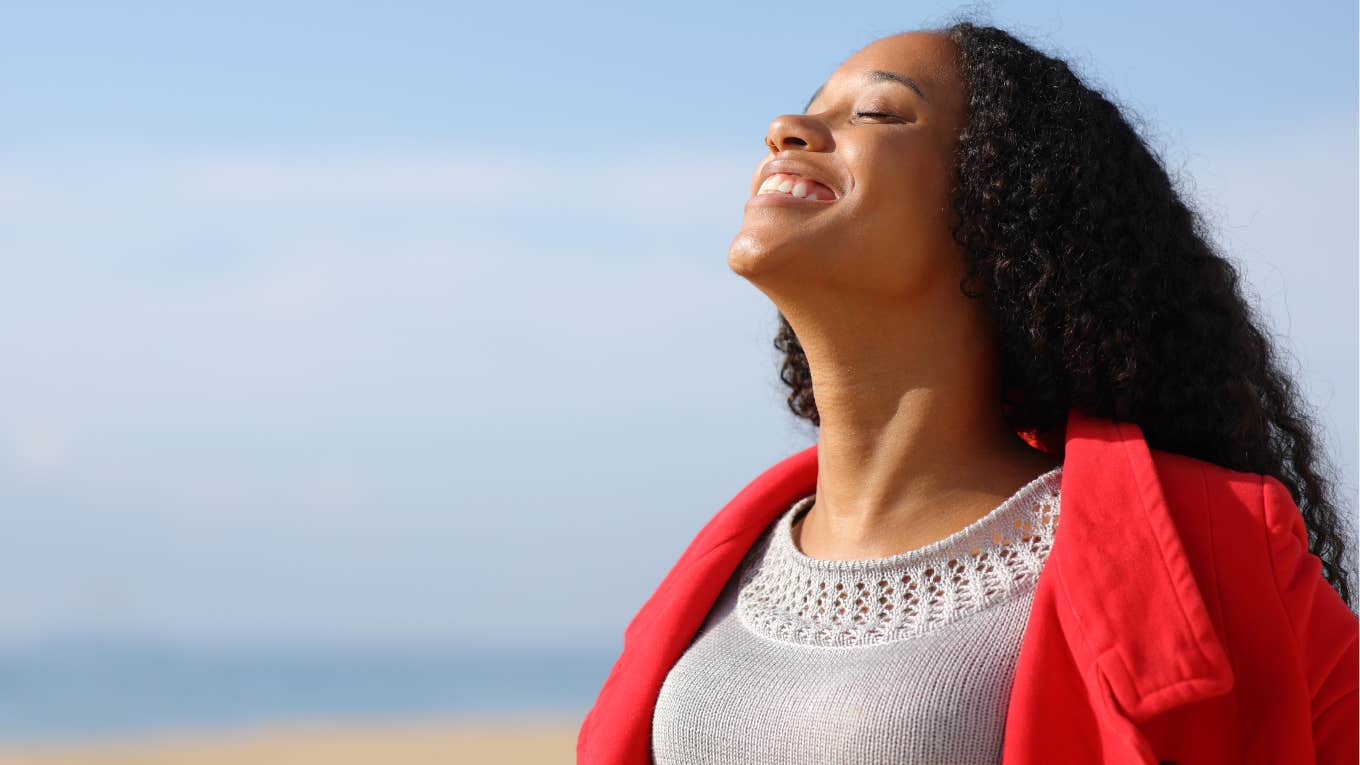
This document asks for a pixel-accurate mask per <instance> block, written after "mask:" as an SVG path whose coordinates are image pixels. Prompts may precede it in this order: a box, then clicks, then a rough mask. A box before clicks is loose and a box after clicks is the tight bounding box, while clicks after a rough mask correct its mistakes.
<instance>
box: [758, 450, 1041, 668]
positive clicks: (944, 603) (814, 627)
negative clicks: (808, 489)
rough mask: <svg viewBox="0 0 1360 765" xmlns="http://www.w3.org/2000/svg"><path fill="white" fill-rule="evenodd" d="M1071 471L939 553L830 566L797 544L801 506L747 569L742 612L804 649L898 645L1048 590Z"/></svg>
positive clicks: (1035, 485) (934, 548) (1029, 491)
mask: <svg viewBox="0 0 1360 765" xmlns="http://www.w3.org/2000/svg"><path fill="white" fill-rule="evenodd" d="M1061 483H1062V466H1061V465H1060V466H1058V467H1056V468H1053V469H1052V470H1050V471H1048V472H1047V473H1044V474H1043V475H1040V476H1038V477H1037V478H1035V479H1033V480H1032V481H1030V482H1029V483H1027V484H1026V485H1025V486H1023V487H1022V488H1020V489H1019V490H1018V491H1017V492H1016V493H1015V494H1013V495H1011V496H1010V497H1008V498H1007V499H1006V500H1005V501H1004V502H1002V503H1001V504H1000V505H998V506H997V507H996V508H994V509H993V510H992V511H991V512H989V513H988V514H987V515H985V516H983V517H982V518H979V519H978V520H977V521H975V522H973V523H971V524H969V525H968V526H966V527H964V528H963V529H960V530H959V531H957V532H955V533H953V534H951V535H949V536H947V537H945V538H943V539H940V540H938V541H936V542H933V543H931V544H928V545H925V546H923V547H919V548H917V549H915V550H910V551H907V552H905V553H901V554H898V555H893V556H889V557H885V558H874V559H871V560H823V559H820V558H811V557H808V556H807V555H805V554H803V552H802V551H801V550H799V549H798V547H797V545H795V544H794V542H793V534H792V526H793V524H794V523H795V522H796V521H797V520H798V519H799V518H800V517H801V516H802V515H803V513H805V512H806V511H807V509H808V508H810V507H811V505H812V503H813V500H814V499H815V496H808V497H805V498H803V499H801V500H799V501H798V503H796V504H795V505H794V506H793V507H792V508H791V509H790V511H788V512H786V513H784V514H783V515H782V516H780V518H779V519H778V521H777V522H776V523H775V524H774V525H773V526H772V527H771V529H770V530H768V531H767V532H766V533H765V535H764V536H763V537H762V538H761V540H760V541H759V542H758V543H757V545H755V546H754V547H753V548H752V549H751V552H750V553H749V554H748V556H747V559H746V561H745V562H744V563H743V566H744V569H743V573H742V574H741V590H740V594H739V595H738V599H737V605H736V611H737V614H738V618H740V619H741V621H742V623H744V624H745V625H746V626H747V627H748V628H749V629H751V630H753V631H754V632H757V633H759V634H763V635H765V636H767V637H771V638H775V639H777V640H783V641H788V642H791V643H797V644H801V645H813V646H825V647H839V646H854V645H866V644H878V643H888V642H892V641H895V640H902V639H906V638H910V637H913V636H917V635H921V634H923V633H925V632H928V631H930V630H933V629H936V628H938V627H939V626H940V625H943V624H948V623H950V622H953V621H956V620H958V619H962V618H964V617H967V616H969V615H970V614H975V613H977V612H979V611H981V610H983V609H985V608H987V607H988V606H989V605H991V604H993V603H996V602H998V601H1001V600H1005V599H1007V598H1008V597H1009V596H1013V595H1015V594H1017V593H1019V592H1021V591H1024V590H1026V589H1028V588H1032V587H1034V586H1035V584H1036V583H1037V581H1038V577H1039V573H1040V572H1041V571H1042V569H1043V565H1044V561H1045V560H1046V559H1047V557H1048V552H1049V550H1050V549H1051V547H1052V545H1053V537H1054V533H1055V531H1056V526H1057V521H1058V514H1059V509H1060V495H1061V492H1060V489H1061Z"/></svg>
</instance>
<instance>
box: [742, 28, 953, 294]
mask: <svg viewBox="0 0 1360 765" xmlns="http://www.w3.org/2000/svg"><path fill="white" fill-rule="evenodd" d="M954 51H955V48H954V45H953V43H952V42H950V41H949V40H948V39H946V38H944V37H942V36H939V35H935V34H932V33H926V32H908V33H904V34H899V35H894V36H892V37H885V38H883V39H881V40H877V41H875V42H873V43H871V44H869V45H868V46H866V47H864V48H863V49H862V50H860V51H859V52H857V53H856V54H855V55H854V56H852V57H850V58H849V59H848V60H847V61H846V62H845V63H844V64H842V65H841V66H840V67H839V68H838V69H837V70H836V71H835V72H833V73H832V75H831V77H830V78H828V79H827V81H826V83H825V84H824V85H823V86H822V87H821V88H820V89H819V90H818V91H817V92H816V93H815V94H814V97H813V99H812V101H811V102H810V103H809V104H808V107H807V108H806V109H805V111H804V113H802V114H784V115H780V116H779V117H776V118H775V119H774V121H773V122H771V123H770V127H769V131H768V134H767V136H766V146H767V147H768V148H769V152H770V153H769V155H768V156H766V157H765V159H764V160H763V161H762V162H761V164H760V166H759V167H757V169H756V174H755V177H754V178H753V179H752V182H751V198H750V200H749V201H748V202H747V204H746V210H745V218H744V220H743V223H742V227H741V230H740V231H739V232H738V233H737V235H736V237H735V238H734V239H733V241H732V246H731V249H730V251H729V253H728V265H729V267H730V268H731V269H732V270H733V271H735V272H737V273H739V274H741V275H743V276H746V277H747V278H749V279H751V280H752V281H753V282H755V283H757V284H758V285H759V284H761V282H762V281H763V282H768V283H769V284H770V286H771V287H775V288H776V289H779V290H781V291H783V290H787V289H788V285H790V284H808V283H815V284H817V285H818V288H819V289H826V288H831V289H841V290H844V291H849V292H852V293H855V294H856V295H857V296H863V295H864V294H865V293H866V292H867V293H873V294H878V295H880V296H884V297H887V298H889V299H895V298H898V297H901V296H904V295H910V294H912V293H914V292H916V291H918V290H919V289H921V288H922V287H923V285H925V284H930V283H935V282H937V281H938V279H941V278H946V277H947V278H950V279H952V281H953V283H954V284H955V285H957V283H958V276H961V274H962V259H961V258H960V257H958V254H957V249H956V245H955V244H954V242H953V239H952V238H951V236H950V233H949V218H950V214H951V213H950V210H949V197H950V188H951V185H952V178H951V174H952V167H953V151H954V146H955V144H956V142H957V139H958V133H959V129H960V128H961V127H962V125H963V120H964V104H963V86H962V83H961V81H960V78H959V74H958V71H957V68H956V65H955V63H954ZM918 90H919V92H918ZM778 170H787V171H789V172H791V173H794V174H796V176H802V177H805V178H812V179H815V180H817V181H820V182H821V183H822V184H824V185H825V186H826V187H830V190H831V191H833V192H834V194H835V198H834V199H823V198H829V197H830V196H831V193H830V192H828V190H827V189H826V188H823V187H819V186H817V185H815V184H808V183H807V182H806V181H804V182H803V183H802V184H801V186H800V185H799V178H798V177H793V176H790V177H788V178H787V179H785V178H783V177H782V176H781V177H776V178H775V180H774V181H772V182H771V185H774V186H775V187H776V188H777V187H778V185H779V182H780V181H781V180H787V181H789V183H786V184H784V188H786V189H788V190H789V191H791V192H793V193H792V194H791V193H783V192H778V191H774V192H768V191H767V193H763V194H762V193H760V190H761V187H762V182H764V181H766V180H767V179H768V178H769V177H770V175H771V173H772V172H774V171H778ZM808 189H814V190H816V191H815V197H816V198H814V199H806V198H804V199H800V198H797V197H795V196H794V195H793V194H796V193H803V192H805V191H806V190H808ZM809 280H811V281H809Z"/></svg>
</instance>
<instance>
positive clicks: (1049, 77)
mask: <svg viewBox="0 0 1360 765" xmlns="http://www.w3.org/2000/svg"><path fill="white" fill-rule="evenodd" d="M925 31H929V32H934V33H937V34H942V35H946V36H948V38H949V39H951V40H952V41H953V42H954V43H955V45H956V46H957V47H956V55H957V62H958V66H959V70H960V73H961V75H962V78H963V81H964V87H965V90H966V92H965V103H966V110H967V116H966V122H965V124H964V127H963V128H962V130H961V132H960V134H959V139H958V144H957V149H956V152H955V155H954V184H955V185H954V188H953V189H952V192H951V193H952V194H953V199H952V203H951V204H952V210H953V213H954V216H955V219H954V220H953V221H952V222H951V232H952V234H953V238H954V241H955V242H957V243H958V245H959V249H960V252H961V253H962V254H963V257H964V259H965V260H966V265H967V276H966V277H965V278H964V279H963V281H962V282H961V283H960V285H959V287H960V289H961V290H962V291H963V293H964V295H966V296H967V297H969V298H973V299H979V300H982V301H983V305H984V306H986V308H987V309H988V311H989V312H990V314H991V316H992V317H993V319H994V323H995V326H996V329H997V337H998V342H999V343H1000V348H999V353H1000V354H1001V375H1002V381H1001V382H1002V385H1001V387H1002V389H1003V390H1005V391H1006V394H1005V396H1004V400H1003V410H1004V411H1005V412H1006V413H1007V414H1006V416H1007V419H1008V422H1009V423H1010V425H1011V426H1012V427H1013V429H1014V430H1015V431H1016V432H1022V431H1029V432H1034V433H1050V434H1051V433H1057V432H1060V431H1058V428H1060V427H1061V426H1062V425H1063V423H1064V421H1065V419H1066V414H1067V412H1068V410H1069V409H1070V408H1073V407H1075V408H1076V409H1078V410H1080V411H1082V412H1084V413H1088V414H1091V415H1094V416H1101V417H1108V418H1111V419H1115V420H1120V421H1126V422H1133V423H1136V424H1137V425H1138V426H1139V427H1140V428H1141V429H1142V431H1143V434H1144V437H1145V438H1146V439H1147V441H1148V445H1149V446H1150V447H1153V448H1158V449H1162V450H1166V451H1172V452H1178V453H1181V454H1186V455H1190V456H1193V457H1197V458H1200V459H1203V460H1206V461H1209V462H1213V463H1215V464H1218V465H1223V466H1225V467H1228V468H1230V469H1233V470H1240V471H1249V472H1254V473H1261V474H1267V475H1271V476H1274V477H1275V478H1277V479H1279V481H1280V482H1281V483H1283V484H1284V485H1285V486H1286V487H1287V488H1288V489H1289V492H1290V494H1291V495H1292V496H1293V499H1294V501H1295V502H1296V503H1297V504H1298V506H1299V508H1300V509H1301V512H1302V514H1303V518H1304V521H1305V523H1306V525H1307V527H1308V535H1309V549H1310V551H1311V552H1313V554H1315V555H1317V556H1318V557H1319V558H1320V559H1321V560H1322V566H1323V573H1324V576H1325V577H1326V579H1327V581H1328V582H1329V583H1330V584H1331V585H1332V587H1333V588H1334V589H1335V590H1336V591H1337V593H1338V594H1340V595H1341V598H1342V599H1343V600H1344V601H1345V602H1346V603H1347V605H1348V606H1349V607H1350V608H1351V610H1352V611H1354V610H1355V609H1354V604H1353V601H1352V597H1351V582H1350V576H1349V569H1348V567H1347V565H1346V560H1347V540H1346V532H1345V531H1344V528H1343V527H1342V526H1341V525H1340V523H1339V519H1338V508H1337V504H1336V500H1335V498H1334V496H1333V493H1334V491H1335V485H1336V484H1337V483H1338V481H1337V478H1336V475H1335V470H1334V469H1333V468H1332V467H1331V466H1330V465H1328V464H1326V463H1325V459H1324V455H1323V454H1322V453H1321V449H1320V447H1319V445H1318V443H1317V441H1316V440H1315V432H1314V431H1315V428H1316V426H1315V424H1314V422H1313V420H1312V419H1311V416H1310V414H1309V413H1308V411H1307V407H1306V405H1305V402H1304V401H1303V399H1302V396H1301V395H1300V393H1299V391H1298V389H1297V388H1296V385H1295V383H1294V382H1293V381H1292V380H1291V379H1290V376H1289V374H1287V373H1286V371H1284V370H1282V369H1281V368H1280V365H1279V364H1280V362H1279V358H1278V355H1279V354H1278V352H1277V350H1276V349H1275V347H1274V346H1273V342H1272V340H1271V339H1269V338H1268V336H1267V332H1266V330H1264V329H1263V326H1264V324H1263V322H1262V321H1261V319H1260V317H1259V316H1257V315H1256V314H1255V313H1254V311H1253V309H1252V306H1251V305H1250V304H1249V303H1248V302H1247V301H1246V300H1245V299H1244V298H1243V296H1242V293H1241V291H1240V289H1239V286H1240V285H1239V281H1240V276H1239V274H1238V271H1237V269H1236V268H1235V267H1234V265H1233V264H1232V263H1231V262H1230V261H1229V260H1228V259H1227V258H1225V257H1224V256H1223V255H1221V254H1219V253H1218V252H1217V251H1216V250H1215V247H1214V245H1213V244H1211V236H1210V232H1209V230H1208V228H1207V226H1206V224H1205V223H1204V221H1203V218H1202V217H1201V214H1200V213H1199V212H1198V211H1196V210H1194V209H1192V208H1191V207H1190V206H1189V205H1187V203H1186V202H1185V201H1184V200H1183V199H1182V196H1181V194H1179V193H1178V190H1177V187H1176V183H1175V182H1174V181H1173V180H1172V179H1171V178H1170V177H1168V174H1167V172H1166V170H1165V168H1164V167H1163V164H1162V162H1161V160H1160V159H1159V158H1158V156H1157V155H1156V154H1155V153H1154V152H1153V151H1152V150H1150V149H1149V148H1148V146H1147V145H1146V144H1145V143H1144V141H1143V140H1142V139H1141V138H1140V136H1139V134H1138V133H1137V132H1136V131H1135V129H1134V128H1133V127H1131V126H1130V124H1129V122H1128V121H1126V118H1125V116H1124V115H1123V114H1121V112H1120V109H1119V108H1117V107H1116V106H1115V105H1114V104H1113V103H1111V101H1110V100H1109V99H1107V98H1106V96H1105V95H1103V94H1102V93H1101V92H1100V91H1099V90H1097V89H1093V88H1091V87H1088V86H1087V85H1086V84H1085V83H1083V81H1082V80H1081V79H1080V78H1079V77H1078V75H1077V74H1075V73H1074V72H1073V71H1072V70H1071V69H1070V68H1069V67H1068V65H1067V64H1066V63H1065V62H1064V61H1062V60H1060V59H1058V58H1054V57H1051V56H1049V55H1046V54H1045V53H1042V52H1040V51H1038V50H1036V49H1035V48H1034V47H1031V46H1030V45H1028V44H1026V43H1025V42H1022V41H1020V40H1019V39H1017V38H1016V37H1015V36H1014V35H1012V34H1011V33H1008V32H1006V31H1003V30H1001V29H998V28H996V27H993V26H987V25H980V24H976V23H974V22H973V21H971V20H967V19H965V20H963V21H957V20H956V21H954V23H951V24H949V25H948V26H944V27H939V28H933V29H928V30H925ZM778 323H779V326H778V334H777V335H776V337H775V339H774V346H775V348H776V349H778V350H779V351H781V352H782V353H783V359H782V362H781V365H780V369H779V377H780V379H781V380H782V381H783V382H784V383H785V384H786V385H787V386H788V387H789V389H790V390H789V393H788V397H787V404H788V406H789V408H790V409H791V410H792V411H793V413H794V414H795V415H797V416H798V417H801V418H804V419H806V420H808V421H810V422H811V423H812V424H813V425H814V426H820V424H821V421H820V419H819V417H818V414H817V404H816V401H815V400H814V398H813V392H812V377H811V373H810V371H809V368H808V361H807V356H806V355H805V354H804V353H803V349H802V346H801V345H800V344H799V341H798V338H797V336H796V335H795V334H794V332H793V328H792V327H791V326H790V325H789V322H788V320H787V319H786V318H785V317H784V315H783V313H779V315H778Z"/></svg>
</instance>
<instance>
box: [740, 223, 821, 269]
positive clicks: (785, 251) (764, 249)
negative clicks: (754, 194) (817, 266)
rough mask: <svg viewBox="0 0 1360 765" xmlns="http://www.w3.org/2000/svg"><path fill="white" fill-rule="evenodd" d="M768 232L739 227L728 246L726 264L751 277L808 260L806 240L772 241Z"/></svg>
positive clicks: (786, 239)
mask: <svg viewBox="0 0 1360 765" xmlns="http://www.w3.org/2000/svg"><path fill="white" fill-rule="evenodd" d="M767 234H768V232H765V231H757V230H747V229H743V230H742V231H739V232H738V233H737V235H736V236H735V237H734V238H733V239H732V244H731V246H730V247H728V250H727V267H728V268H730V269H732V271H733V272H734V273H736V274H738V275H740V276H743V277H746V278H747V279H754V278H757V277H760V276H765V275H771V274H775V273H778V272H780V271H782V270H785V269H787V268H789V267H790V266H794V265H796V264H798V263H800V262H806V261H807V257H806V255H807V250H808V247H807V244H806V242H800V241H791V240H789V239H788V238H786V237H785V238H781V240H780V241H771V238H770V237H769V236H768V235H767Z"/></svg>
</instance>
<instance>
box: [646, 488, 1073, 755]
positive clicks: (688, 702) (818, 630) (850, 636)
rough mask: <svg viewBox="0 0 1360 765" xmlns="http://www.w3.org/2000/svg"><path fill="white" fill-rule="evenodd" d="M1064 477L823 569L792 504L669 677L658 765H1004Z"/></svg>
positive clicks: (802, 504) (805, 502) (804, 505)
mask: <svg viewBox="0 0 1360 765" xmlns="http://www.w3.org/2000/svg"><path fill="white" fill-rule="evenodd" d="M1061 476H1062V467H1061V466H1058V467H1056V468H1054V469H1052V470H1050V471H1049V472H1047V473H1044V474H1043V475H1040V476H1038V477H1036V478H1034V479H1033V480H1032V481H1030V482H1029V483H1028V484H1026V485H1025V486H1023V487H1021V488H1020V489H1019V490H1018V491H1017V492H1016V493H1015V494H1013V495H1012V496H1010V497H1009V498H1007V499H1006V500H1005V501H1004V502H1002V503H1001V504H1000V505H998V506H997V507H996V508H994V509H993V510H992V511H991V512H990V513H988V514H987V515H986V516H984V517H982V518H980V519H978V520H977V521H975V522H974V523H972V524H970V525H968V526H967V527H965V528H963V529H960V530H959V531H957V532H955V533H954V534H951V535H949V536H948V537H945V538H944V539H940V540H938V541H936V542H933V543H931V544H928V545H925V546H923V547H920V548H917V549H915V550H911V551H908V552H905V553H901V554H899V555H893V556H889V557H886V558H876V559H872V560H822V559H818V558H811V557H808V556H807V555H804V554H803V552H802V551H801V550H799V549H798V547H797V545H795V544H794V542H793V535H792V531H791V527H792V525H793V523H794V522H796V521H797V520H798V519H799V518H801V517H802V515H803V513H804V512H806V511H807V509H808V508H810V507H811V506H812V502H813V500H814V498H815V497H814V496H808V497H804V498H803V499H801V500H799V501H798V502H796V503H794V505H793V506H792V507H790V508H789V509H788V510H787V511H785V512H784V513H783V514H782V515H780V517H779V518H778V519H777V520H776V521H774V522H773V523H772V524H771V525H770V528H768V529H767V530H766V531H765V533H764V534H763V535H762V536H761V537H760V538H759V539H758V540H757V542H756V543H755V544H754V545H753V546H752V547H751V550H750V551H749V552H748V553H747V555H746V558H745V559H744V560H743V561H742V563H741V565H740V566H739V567H738V569H737V570H736V572H735V573H734V574H733V575H732V578H731V579H730V580H729V581H728V583H727V586H726V587H725V589H724V590H723V592H722V594H721V595H720V596H719V598H718V600H717V602H716V603H715V604H714V606H713V608H712V610H711V611H710V612H709V614H708V617H707V618H706V620H705V621H704V623H703V626H702V627H701V628H700V629H699V631H698V633H697V634H696V635H695V638H694V640H693V641H692V642H691V643H690V645H689V647H688V648H687V649H686V651H685V653H684V654H683V655H682V656H681V657H680V659H679V661H677V662H676V664H675V666H673V667H672V668H671V670H670V672H669V674H668V675H667V676H666V679H665V681H664V683H663V684H662V687H661V692H660V695H659V696H658V698H657V704H656V709H655V712H654V714H653V718H652V758H653V761H654V762H655V763H657V765H672V764H673V763H674V764H675V765H679V764H680V763H684V764H685V765H695V764H698V763H715V764H716V763H723V764H724V765H726V764H731V765H737V764H738V763H739V764H740V765H776V764H778V765H788V764H789V763H873V764H874V765H940V764H941V763H950V765H996V763H998V762H1000V760H1001V742H1002V733H1003V732H1004V730H1005V722H1006V704H1007V699H1008V698H1009V696H1010V689H1011V683H1012V681H1013V679H1014V670H1015V662H1016V659H1017V657H1018V655H1019V650H1020V643H1021V639H1022V638H1023V635H1024V629H1025V624H1026V622H1027V620H1028V617H1029V611H1030V606H1031V604H1032V602H1033V595H1034V587H1035V584H1036V581H1037V579H1038V576H1039V572H1040V571H1041V570H1042V568H1043V565H1044V562H1045V560H1047V556H1048V551H1049V549H1050V548H1051V546H1052V543H1053V534H1054V531H1055V530H1056V524H1057V519H1058V512H1059V499H1060V491H1059V490H1060V488H1061Z"/></svg>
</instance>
